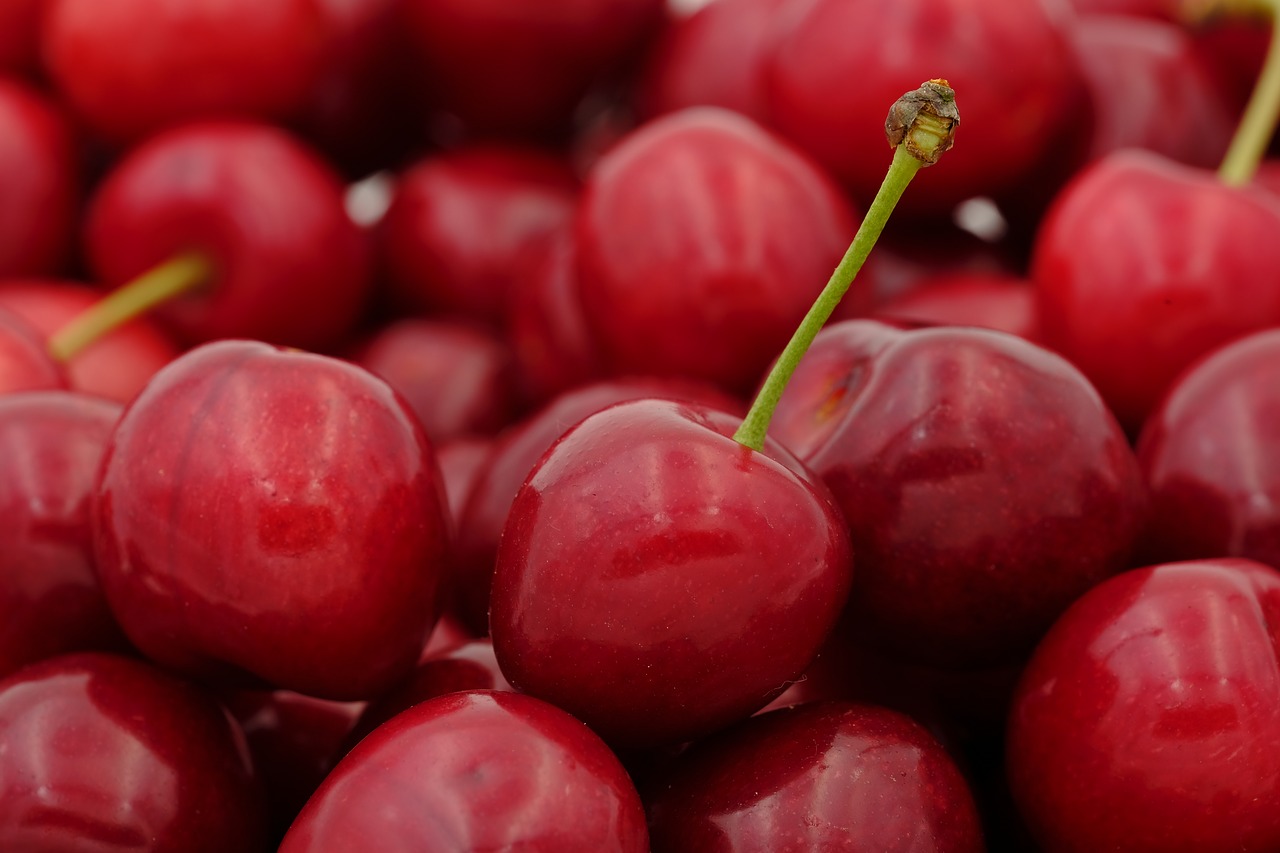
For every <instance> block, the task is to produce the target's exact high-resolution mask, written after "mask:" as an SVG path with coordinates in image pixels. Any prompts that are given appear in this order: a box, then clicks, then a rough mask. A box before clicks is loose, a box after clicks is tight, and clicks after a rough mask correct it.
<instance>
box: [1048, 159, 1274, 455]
mask: <svg viewBox="0 0 1280 853" xmlns="http://www.w3.org/2000/svg"><path fill="white" fill-rule="evenodd" d="M1276 229H1280V199H1277V198H1275V197H1274V196H1272V195H1271V194H1270V193H1268V192H1266V191H1265V190H1262V189H1259V188H1257V187H1251V186H1229V185H1227V184H1225V183H1223V182H1222V181H1221V180H1219V179H1218V177H1217V176H1215V175H1214V174H1213V173H1212V172H1206V171H1203V170H1199V169H1194V168H1192V167H1189V166H1183V165H1181V164H1178V163H1175V162H1173V161H1171V160H1168V159H1167V158H1164V157H1161V156H1159V155H1157V154H1153V153H1149V152H1142V151H1133V150H1129V151H1119V152H1116V153H1115V154H1112V155H1110V156H1108V157H1105V158H1103V159H1102V160H1099V161H1097V162H1096V163H1094V164H1093V165H1092V166H1091V167H1089V168H1088V169H1086V170H1084V171H1082V172H1081V173H1080V174H1079V175H1078V176H1077V177H1076V178H1075V179H1074V180H1073V181H1072V183H1071V184H1070V185H1069V186H1068V187H1067V188H1066V189H1064V190H1063V193H1062V195H1060V196H1059V198H1058V199H1057V201H1056V202H1055V203H1054V206H1053V207H1052V208H1051V209H1050V211H1049V213H1048V215H1047V216H1046V218H1045V221H1044V223H1043V224H1042V226H1041V229H1040V234H1039V236H1038V238H1037V242H1036V250H1035V258H1034V265H1033V267H1032V278H1033V280H1034V281H1035V283H1036V288H1037V301H1038V313H1039V316H1040V328H1041V335H1042V337H1043V340H1044V342H1045V344H1046V345H1047V346H1049V347H1051V348H1053V349H1054V350H1056V351H1058V352H1060V353H1062V354H1063V355H1064V356H1066V357H1067V358H1069V359H1070V360H1071V361H1072V362H1073V363H1074V364H1075V365H1076V366H1077V367H1079V368H1080V370H1081V371H1083V372H1084V374H1085V375H1086V376H1088V377H1089V379H1090V381H1091V382H1092V383H1093V384H1094V385H1095V386H1096V387H1097V389H1098V392H1099V393H1101V394H1102V396H1103V398H1104V399H1106V401H1107V403H1108V405H1109V406H1110V407H1111V409H1112V410H1113V411H1114V412H1115V413H1116V416H1117V417H1118V418H1119V419H1120V421H1121V423H1123V424H1124V425H1125V427H1126V429H1128V430H1129V431H1130V432H1132V433H1134V434H1135V435H1136V434H1137V432H1138V431H1139V430H1140V429H1141V427H1142V423H1143V421H1144V420H1145V419H1146V417H1147V415H1148V413H1149V412H1150V411H1151V409H1152V408H1153V407H1154V406H1155V405H1156V404H1157V403H1158V401H1159V399H1160V397H1161V396H1162V395H1163V394H1164V392H1165V390H1166V389H1167V388H1168V386H1169V384H1170V383H1171V382H1172V381H1173V379H1174V378H1175V377H1176V376H1177V375H1178V374H1179V373H1181V372H1182V370H1184V369H1185V368H1186V367H1187V366H1188V365H1190V364H1191V363H1192V362H1193V361H1195V360H1196V359H1197V358H1198V357H1199V356H1201V355H1203V354H1204V353H1206V352H1207V351H1209V350H1211V349H1213V348H1215V347H1217V346H1218V345H1220V344H1223V343H1226V342H1227V341H1230V340H1232V339H1233V338H1236V337H1239V336H1241V335H1244V334H1247V333H1249V332H1251V331H1254V330H1256V329H1260V328H1265V327H1267V326H1271V325H1276V324H1280V290H1277V289H1276V288H1274V287H1272V286H1271V285H1270V283H1269V282H1268V280H1267V278H1266V276H1265V275H1260V274H1259V273H1258V270H1265V269H1270V268H1272V267H1273V266H1280V244H1277V243H1276V241H1274V240H1272V239H1271V237H1270V236H1269V235H1271V234H1273V233H1275V231H1276Z"/></svg>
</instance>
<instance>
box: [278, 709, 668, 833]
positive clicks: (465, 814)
mask: <svg viewBox="0 0 1280 853" xmlns="http://www.w3.org/2000/svg"><path fill="white" fill-rule="evenodd" d="M369 846H372V847H373V848H375V849H378V850H434V849H464V850H498V849H519V850H527V851H530V853H559V851H565V850H592V851H600V853H613V852H614V851H617V853H646V851H648V849H649V846H648V833H647V831H646V829H645V818H644V811H643V807H642V806H641V804H640V798H639V795H638V794H637V793H636V790H635V787H634V785H632V783H631V780H630V779H628V778H627V774H626V771H625V770H624V769H623V767H622V765H621V764H620V763H619V762H618V759H617V758H616V757H614V755H613V753H611V752H610V751H609V749H608V748H607V747H606V746H605V745H604V744H603V743H601V742H600V739H599V738H598V737H596V736H595V735H594V734H593V733H592V732H591V731H590V730H589V729H588V728H587V727H586V726H584V725H583V724H582V723H580V722H578V721H577V720H575V719H573V717H571V716H569V715H568V714H566V713H564V712H563V711H561V710H559V709H558V708H555V707H553V706H551V705H548V704H547V703H545V702H541V701H539V700H537V699H534V698H532V697H529V696H520V695H518V694H514V693H502V692H485V691H479V692H464V693H453V694H449V695H447V696H441V697H439V698H436V699H432V700H429V701H427V702H423V703H421V704H419V705H415V706H414V707H412V708H410V709H409V710H407V711H405V712H404V713H402V714H400V715H398V716H396V717H394V718H393V719H392V720H391V721H389V722H387V723H385V724H384V725H382V726H381V727H379V728H378V729H377V730H376V731H374V732H373V733H372V734H370V735H369V736H368V737H366V738H365V739H364V740H363V741H361V742H360V744H359V745H358V746H356V748H355V749H353V750H352V751H351V753H350V754H348V755H347V757H346V758H344V759H343V760H342V761H341V762H339V764H338V766H337V767H335V768H334V770H333V772H332V773H330V774H329V776H328V778H327V779H325V781H324V783H323V784H322V785H321V786H320V789H319V790H318V791H317V792H316V794H315V796H313V797H312V798H311V800H310V802H308V803H307V805H306V807H305V808H304V809H303V810H302V814H300V815H299V816H298V820H297V821H296V822H295V823H294V824H293V826H292V827H291V828H290V829H289V833H288V834H287V835H286V836H285V838H284V843H283V844H281V846H280V853H320V851H341V850H354V849H364V848H366V847H369Z"/></svg>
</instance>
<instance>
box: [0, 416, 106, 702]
mask: <svg viewBox="0 0 1280 853" xmlns="http://www.w3.org/2000/svg"><path fill="white" fill-rule="evenodd" d="M121 408H122V407H121V406H120V404H118V403H113V402H110V401H108V400H102V399H98V398H96V397H90V396H87V395H83V394H74V393H71V392H68V391H30V392H24V393H14V394H5V395H2V396H0V542H3V543H4V547H3V548H2V549H0V677H3V676H5V675H8V674H9V673H10V672H13V671H14V670H16V669H17V668H18V667H20V666H22V665H23V664H26V663H30V662H32V661H37V660H42V659H44V658H47V657H52V656H54V655H57V654H62V653H63V652H73V651H84V650H89V649H105V650H117V649H120V650H123V649H124V648H126V647H127V643H126V642H125V639H124V635H123V634H122V633H121V632H120V628H119V627H118V626H117V625H116V621H115V619H114V618H113V617H112V615H111V612H110V610H108V608H107V602H106V599H105V598H104V597H103V595H102V591H101V589H100V588H99V586H98V578H97V575H96V574H95V572H94V562H93V538H92V535H91V533H90V527H89V500H90V496H91V495H92V493H93V487H94V482H95V480H96V478H97V473H98V464H99V463H100V462H101V461H102V452H103V449H104V448H105V447H106V444H107V440H108V438H110V436H111V433H112V431H113V430H114V429H115V426H116V421H118V420H119V418H120V411H121Z"/></svg>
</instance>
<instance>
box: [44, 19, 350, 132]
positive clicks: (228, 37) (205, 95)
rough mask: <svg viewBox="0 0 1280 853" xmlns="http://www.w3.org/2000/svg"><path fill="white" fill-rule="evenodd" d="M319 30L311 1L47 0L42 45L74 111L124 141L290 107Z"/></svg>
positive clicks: (305, 81)
mask: <svg viewBox="0 0 1280 853" xmlns="http://www.w3.org/2000/svg"><path fill="white" fill-rule="evenodd" d="M326 35H327V30H326V29H325V27H324V25H323V19H322V18H321V12H320V10H319V8H318V5H317V3H316V2H315V0H183V2H181V3H171V2H168V0H113V2H110V3H101V2H98V0H50V5H49V10H48V13H47V14H46V16H45V20H44V28H43V41H42V48H43V55H44V58H45V62H46V63H47V65H48V69H49V74H50V76H51V77H52V78H53V80H54V82H55V83H56V84H57V87H58V89H59V91H60V92H61V93H62V95H63V97H64V98H65V99H66V100H67V101H68V102H69V103H70V105H71V106H72V108H73V109H74V110H75V111H76V113H77V114H78V115H79V116H80V117H81V118H82V119H84V121H85V122H86V123H88V124H89V126H90V127H92V128H93V129H94V130H95V131H96V132H97V133H99V134H101V135H102V136H105V137H107V138H108V139H110V140H113V141H117V142H127V141H132V140H137V139H139V138H141V137H143V136H146V135H149V134H152V133H154V132H156V131H158V130H160V129H162V128H166V127H171V126H173V125H177V124H180V123H183V122H188V121H192V120H196V119H205V118H225V117H229V116H236V117H243V118H260V119H266V120H278V119H282V118H286V117H289V116H292V115H295V114H297V113H298V112H299V111H300V110H301V108H302V105H303V104H304V102H305V99H306V97H307V96H308V94H309V92H310V90H311V88H312V87H313V86H314V85H315V82H316V78H317V75H318V73H319V66H320V62H321V58H322V56H323V50H324V48H325V46H326V44H325V36H326ZM126 46H127V49H126Z"/></svg>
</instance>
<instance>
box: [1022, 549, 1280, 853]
mask: <svg viewBox="0 0 1280 853" xmlns="http://www.w3.org/2000/svg"><path fill="white" fill-rule="evenodd" d="M1276 625H1280V574H1278V573H1277V572H1276V570H1274V569H1271V568H1269V567H1266V566H1263V565H1262V564H1260V563H1255V562H1253V561H1250V560H1239V559H1217V560H1206V561H1201V562H1186V563H1166V564H1162V565H1158V566H1153V567H1148V568H1144V569H1138V570H1135V571H1131V572H1125V573H1124V574H1121V575H1118V576H1117V577H1114V578H1112V579H1110V580H1108V581H1107V582H1105V583H1103V584H1101V585H1099V586H1098V587H1096V588H1095V589H1093V590H1091V591H1090V592H1088V593H1087V594H1086V595H1085V596H1084V597H1083V598H1081V599H1080V600H1079V601H1078V602H1076V603H1075V604H1074V605H1073V606H1072V607H1071V609H1070V610H1068V611H1067V612H1066V613H1065V614H1064V615H1063V616H1062V618H1061V619H1060V620H1059V621H1058V622H1057V624H1055V625H1054V627H1053V629H1052V630H1051V631H1050V632H1049V634H1048V635H1047V636H1046V637H1045V639H1044V641H1043V642H1042V643H1041V644H1040V646H1039V648H1038V649H1037V650H1036V653H1035V655H1034V656H1033V657H1032V659H1031V662H1030V664H1029V665H1028V667H1027V669H1026V672H1025V673H1024V675H1023V679H1022V681H1021V683H1020V685H1019V687H1018V691H1017V693H1016V695H1015V698H1014V704H1013V710H1012V713H1011V716H1010V722H1009V734H1008V743H1009V746H1008V765H1009V774H1010V782H1011V789H1012V791H1013V794H1014V796H1015V797H1016V798H1017V800H1018V804H1019V806H1020V808H1021V809H1022V812H1023V814H1024V815H1025V816H1026V818H1027V821H1028V823H1029V825H1030V826H1031V828H1032V829H1033V831H1034V833H1035V835H1036V837H1037V840H1038V841H1039V842H1040V843H1041V844H1042V845H1043V848H1044V849H1045V850H1049V851H1055V852H1056V851H1076V850H1079V851H1084V850H1126V851H1132V853H1144V851H1153V853H1154V851H1160V853H1181V851H1187V853H1191V851H1196V852H1197V853H1202V851H1206V850H1258V851H1262V850H1275V849H1277V848H1280V666H1278V665H1277V662H1278V660H1280V634H1277V632H1276Z"/></svg>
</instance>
